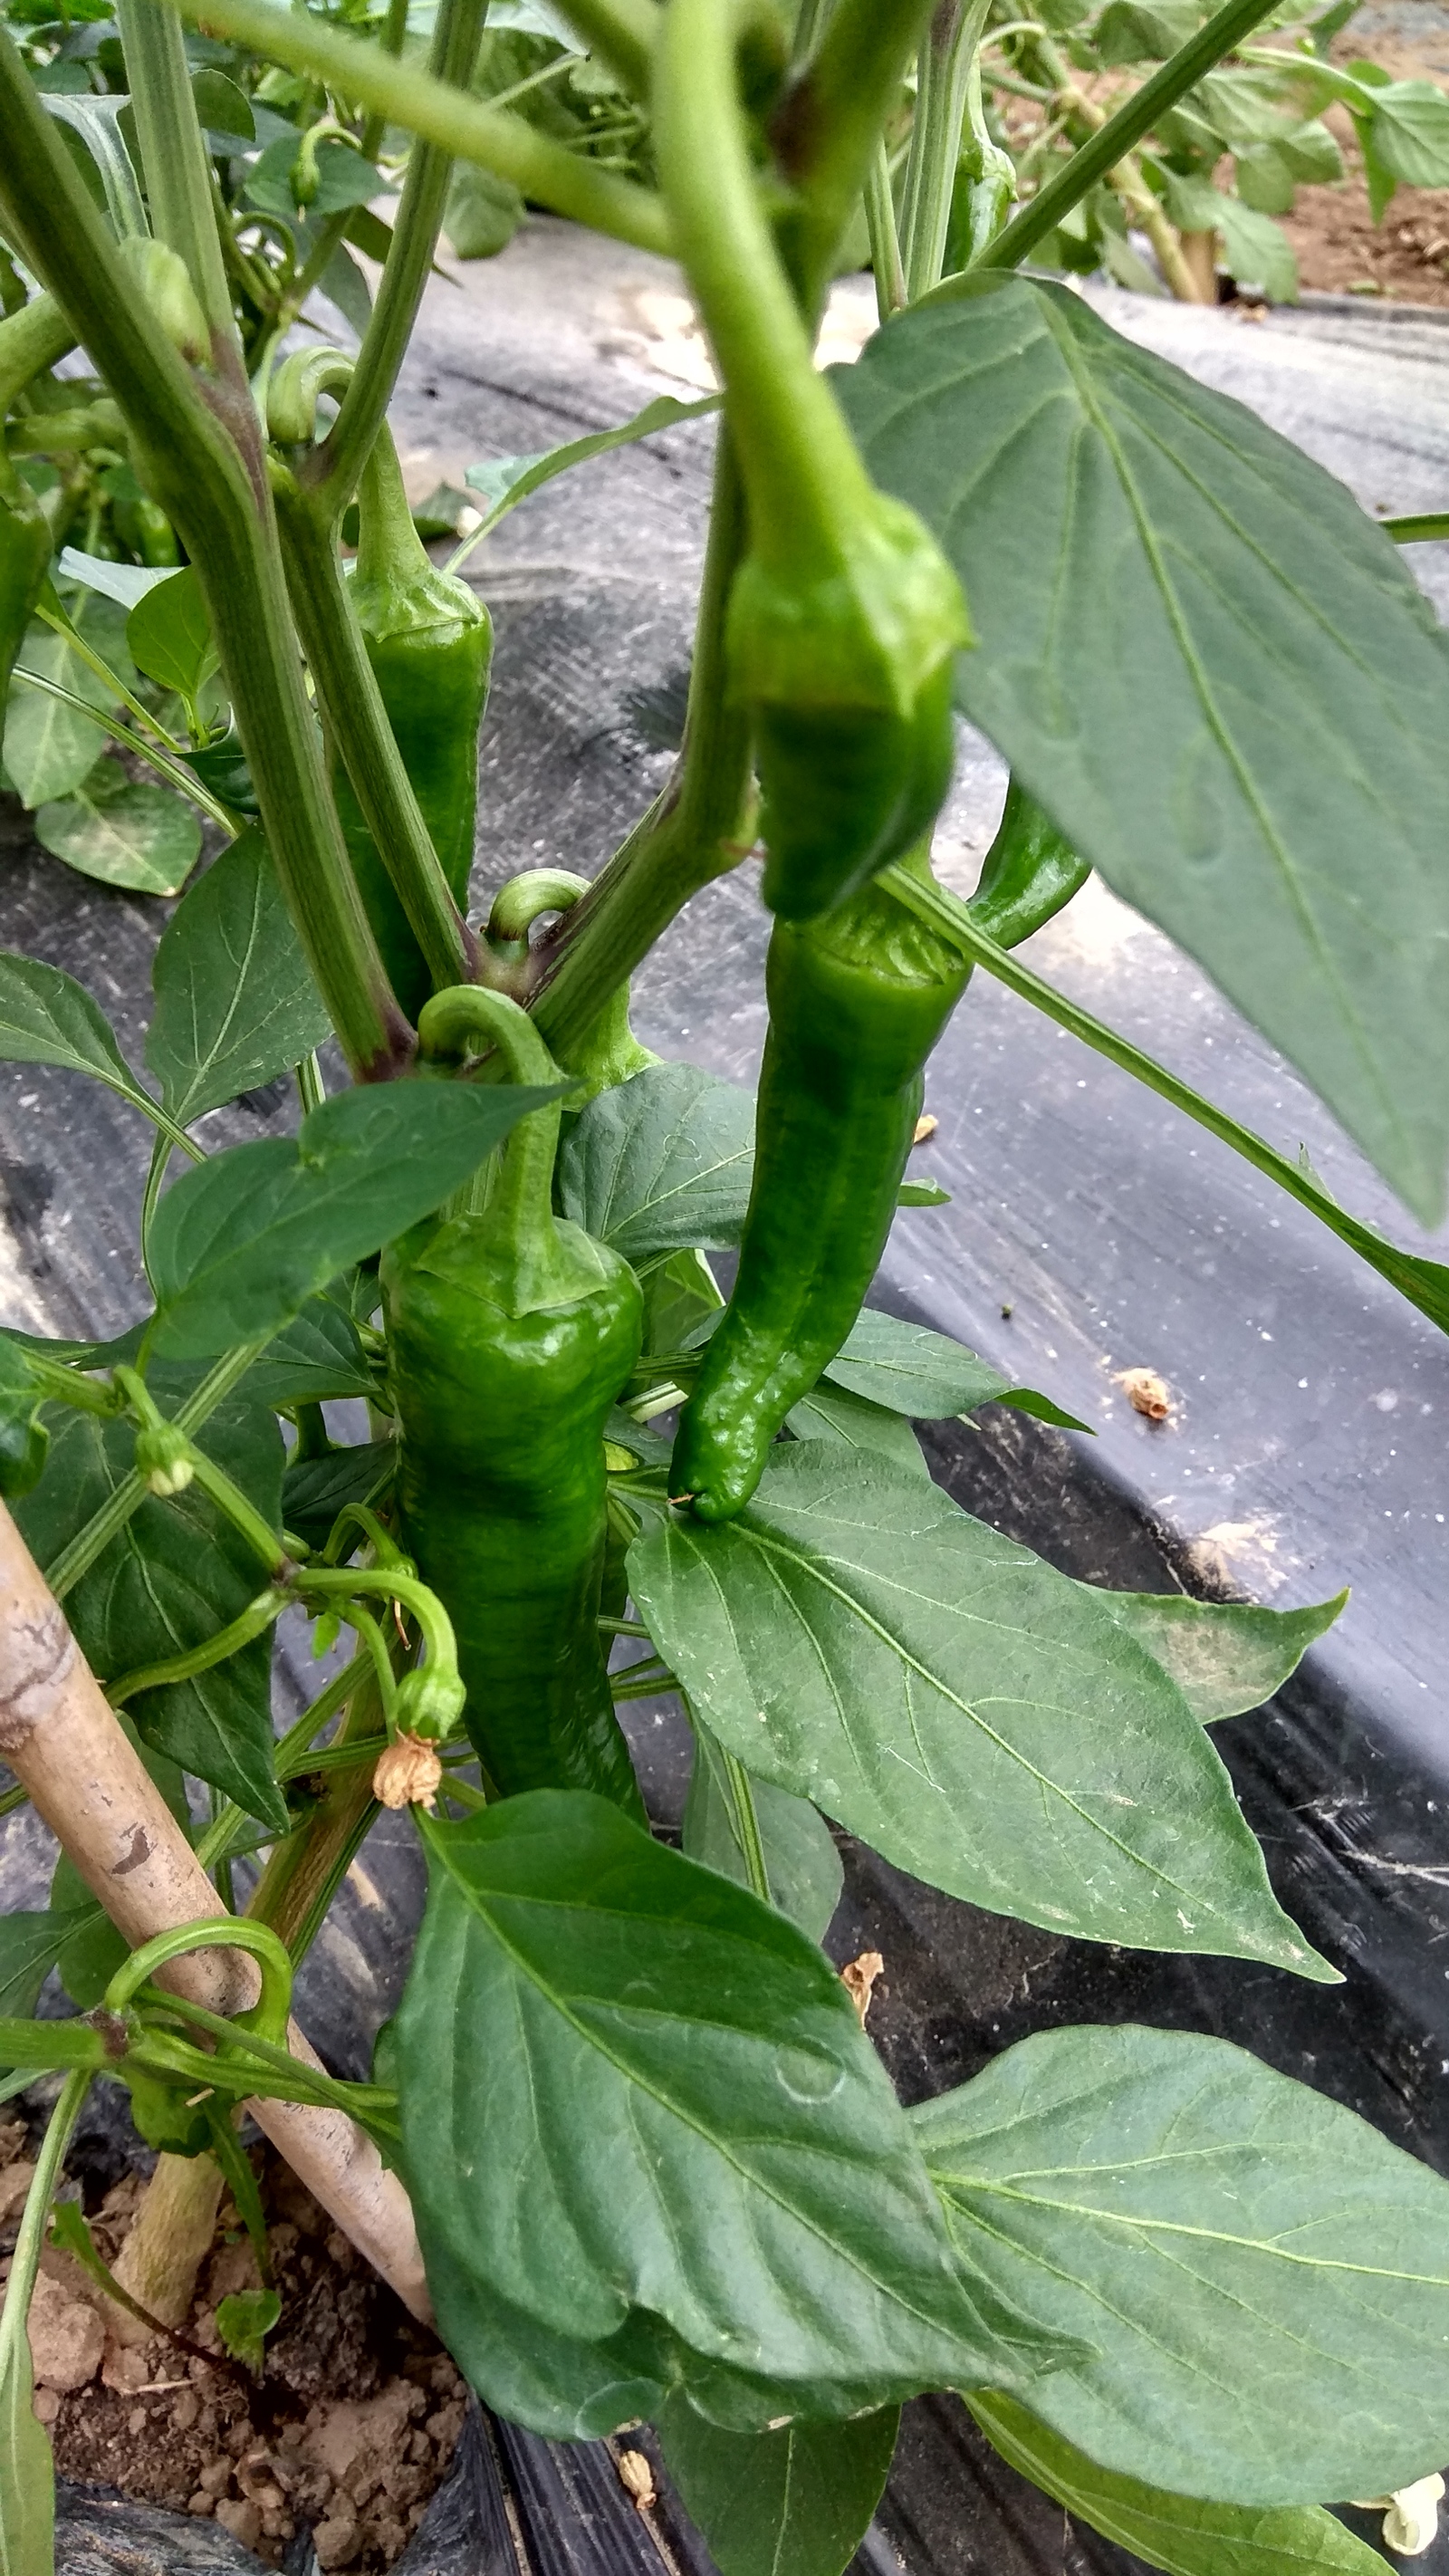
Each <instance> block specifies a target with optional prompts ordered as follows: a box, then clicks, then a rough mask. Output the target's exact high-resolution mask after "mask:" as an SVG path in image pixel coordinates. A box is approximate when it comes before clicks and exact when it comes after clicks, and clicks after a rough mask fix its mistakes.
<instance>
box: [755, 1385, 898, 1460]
mask: <svg viewBox="0 0 1449 2576" xmlns="http://www.w3.org/2000/svg"><path fill="white" fill-rule="evenodd" d="M785 1425H786V1428H787V1430H790V1431H793V1433H794V1435H795V1437H796V1439H797V1440H828V1441H830V1442H832V1443H833V1444H834V1446H835V1447H836V1448H837V1449H864V1450H867V1451H869V1452H870V1453H871V1454H872V1455H874V1456H876V1457H880V1458H886V1459H889V1461H890V1463H891V1465H892V1466H893V1467H895V1468H897V1469H899V1470H900V1472H901V1473H902V1474H904V1475H907V1476H929V1475H930V1472H931V1471H930V1468H929V1467H928V1466H927V1464H926V1462H925V1459H924V1458H923V1457H922V1455H921V1444H920V1442H919V1440H918V1439H917V1438H916V1435H915V1433H914V1431H913V1430H912V1429H911V1426H910V1424H909V1423H908V1422H905V1421H903V1420H902V1418H901V1416H900V1414H899V1413H895V1412H891V1411H888V1410H887V1408H886V1407H885V1406H884V1405H880V1404H868V1403H867V1402H866V1401H865V1399H864V1397H862V1396H859V1395H847V1394H846V1393H845V1392H844V1390H843V1389H842V1388H839V1387H831V1386H826V1385H824V1384H823V1383H822V1384H821V1385H819V1386H815V1387H812V1388H811V1390H810V1393H809V1394H808V1395H806V1396H802V1397H801V1399H800V1402H799V1403H798V1404H797V1405H794V1406H792V1408H791V1410H790V1411H789V1412H788V1413H787V1414H786V1416H785Z"/></svg>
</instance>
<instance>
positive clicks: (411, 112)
mask: <svg viewBox="0 0 1449 2576" xmlns="http://www.w3.org/2000/svg"><path fill="white" fill-rule="evenodd" d="M181 14H182V16H183V17H187V18H191V19H194V20H197V21H204V22H205V24H206V25H207V26H208V27H209V28H212V29H214V30H215V31H216V32H218V33H220V34H223V35H228V36H234V37H236V38H238V39H239V40H240V42H241V43H243V44H245V45H247V46H249V47H250V48H251V50H252V51H253V52H254V53H259V54H263V55H265V56H266V57H267V59H268V60H269V61H271V62H276V63H284V64H286V66H287V68H288V69H289V70H290V71H297V72H311V73H312V74H313V75H314V76H315V77H316V78H317V79H318V80H320V81H325V82H326V84H327V87H328V88H329V89H330V90H333V91H334V92H335V93H336V94H337V95H338V96H339V97H340V98H348V99H351V100H353V101H354V103H355V104H356V105H357V106H359V107H366V108H373V109H375V110H376V111H377V112H378V113H380V114H382V115H384V116H386V117H388V118H389V119H390V120H391V121H392V123H394V124H396V125H406V126H407V127H409V128H410V130H411V131H412V132H413V133H414V134H417V135H420V136H421V137H422V138H423V139H424V141H425V142H428V143H436V144H438V145H439V146H440V147H441V149H442V150H443V151H444V152H447V153H451V154H452V155H453V157H454V158H455V159H457V160H459V161H476V162H477V163H478V164H479V165H480V167H481V168H483V169H485V170H493V171H496V172H497V174H498V176H499V178H500V179H511V180H512V181H513V184H514V186H515V187H516V188H518V189H520V190H521V191H522V193H523V195H524V196H526V197H532V198H534V199H535V200H536V202H537V203H538V204H539V205H542V206H547V207H548V208H549V209H550V211H551V212H552V213H554V214H556V215H571V216H572V217H573V218H574V221H575V222H576V223H581V224H588V225H590V226H591V227H592V229H593V230H594V231H595V232H600V233H608V234H609V235H611V236H612V238H613V239H614V240H615V241H626V242H633V243H635V244H636V245H637V247H638V248H639V249H640V250H655V251H663V252H666V253H667V252H668V250H669V248H670V237H669V223H668V217H667V215H666V213H665V209H664V206H663V203H662V201H661V199H660V198H658V197H657V196H655V195H654V194H653V193H652V192H651V191H650V190H649V189H647V188H641V187H639V186H638V184H637V183H636V182H635V181H634V180H632V179H616V178H615V177H614V176H613V174H612V173H611V172H609V171H606V170H601V169H598V168H596V167H595V166H594V165H593V164H592V163H591V162H588V161H585V160H583V159H581V158H580V157H579V155H578V154H577V153H574V152H570V151H568V150H567V149H566V147H565V146H564V145H563V144H561V143H554V142H551V141H550V140H549V138H548V137H547V136H546V135H543V134H539V133H537V132H535V130H534V128H533V127H532V126H531V125H529V124H528V123H527V122H526V120H525V119H524V118H523V117H521V116H511V115H510V114H509V112H508V110H507V109H506V108H504V109H502V110H501V111H496V112H495V111H494V110H493V109H492V108H488V107H485V106H483V104H482V103H481V101H480V100H478V99H474V98H460V97H459V96H458V94H457V92H456V91H454V90H450V89H448V88H447V87H446V85H445V84H444V83H443V82H442V81H437V80H434V79H433V77H432V75H431V73H429V72H422V71H414V70H413V69H412V67H411V65H410V64H408V63H399V62H392V61H390V60H389V59H388V58H387V56H385V55H379V53H378V49H377V47H376V46H375V45H370V44H367V43H365V42H364V41H363V40H361V39H360V38H358V37H356V36H344V35H339V34H338V33H337V32H336V31H335V30H334V29H333V28H331V27H326V26H322V25H321V24H319V22H318V20H317V19H316V18H314V17H310V16H307V15H303V14H301V13H299V12H297V11H295V10H283V9H279V8H276V7H274V6H273V0H186V5H185V7H184V8H183V9H182V11H181Z"/></svg>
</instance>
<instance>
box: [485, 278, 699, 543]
mask: <svg viewBox="0 0 1449 2576" xmlns="http://www.w3.org/2000/svg"><path fill="white" fill-rule="evenodd" d="M460 256H461V257H463V258H467V257H468V256H469V254H468V253H467V252H461V253H460ZM719 406H720V397H719V395H718V394H705V395H704V396H703V397H702V398H701V400H699V401H698V402H680V401H679V400H678V399H677V398H676V397H675V395H673V394H658V395H656V397H655V399H654V401H653V402H649V403H646V404H645V406H644V408H643V410H642V411H640V412H636V413H635V414H634V417H633V419H632V420H626V421H623V422H621V424H620V426H619V427H618V428H617V429H599V430H593V431H591V432H590V434H589V436H588V437H587V438H571V439H569V440H568V441H567V443H566V444H565V445H564V446H562V447H549V448H545V449H544V450H543V451H542V452H541V453H540V454H538V455H536V456H495V457H490V458H489V459H488V460H487V462H486V463H485V464H482V465H470V466H469V467H468V470H467V472H466V473H465V475H464V477H463V480H464V482H465V483H466V484H468V486H469V487H470V489H471V490H472V491H474V492H481V493H482V495H483V498H484V501H485V502H486V504H487V513H488V515H487V522H486V524H487V526H488V527H489V528H493V527H496V526H497V524H498V521H499V520H500V519H502V518H506V516H507V514H508V512H509V511H510V510H516V509H517V507H518V504H519V502H520V501H526V500H527V499H528V496H529V494H530V493H531V492H537V491H540V490H541V489H542V487H543V485H544V484H545V483H551V482H552V481H553V479H554V477H555V475H557V474H567V473H568V472H569V470H570V468H571V467H572V466H575V465H586V464H587V463H588V461H589V459H590V458H591V457H594V456H606V455H607V454H608V452H609V450H610V449H611V448H614V447H629V446H631V445H632V444H633V442H634V441H635V439H639V438H649V437H650V436H652V434H653V432H654V431H655V430H657V429H673V428H674V427H675V425H676V423H677V422H679V421H681V420H700V419H702V418H703V417H704V415H705V413H706V412H713V411H718V409H719ZM480 533H481V531H480Z"/></svg>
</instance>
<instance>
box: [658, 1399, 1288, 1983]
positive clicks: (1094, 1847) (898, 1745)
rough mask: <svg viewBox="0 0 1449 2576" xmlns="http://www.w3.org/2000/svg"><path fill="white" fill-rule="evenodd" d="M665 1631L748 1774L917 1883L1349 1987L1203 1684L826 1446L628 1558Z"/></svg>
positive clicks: (1034, 1919) (980, 1527)
mask: <svg viewBox="0 0 1449 2576" xmlns="http://www.w3.org/2000/svg"><path fill="white" fill-rule="evenodd" d="M629 1588H630V1590H631V1592H632V1593H633V1596H634V1599H635V1600H636V1602H637V1603H638V1604H639V1609H640V1614H641V1616H642V1617H643V1618H644V1619H645V1621H646V1622H647V1624H648V1628H649V1633H650V1635H651V1636H652V1637H653V1638H654V1640H655V1642H656V1644H657V1645H658V1646H659V1648H660V1651H661V1652H662V1654H663V1655H664V1657H665V1659H666V1661H667V1663H668V1664H669V1667H670V1669H671V1670H672V1671H673V1672H675V1673H677V1674H678V1676H679V1679H680V1681H681V1683H682V1684H683V1686H684V1688H685V1690H686V1692H687V1693H688V1695H689V1699H690V1702H691V1705H692V1706H693V1707H695V1708H697V1709H698V1711H699V1713H700V1716H701V1717H702V1718H703V1720H704V1722H705V1724H706V1725H707V1726H708V1727H710V1728H711V1729H712V1731H713V1732H714V1733H715V1734H716V1735H717V1736H718V1737H719V1738H720V1741H721V1742H722V1743H723V1744H725V1745H727V1746H728V1747H729V1750H730V1751H731V1752H732V1753H734V1754H736V1755H738V1757H739V1759H740V1760H741V1761H742V1762H744V1763H745V1764H746V1766H747V1767H748V1769H749V1770H751V1771H757V1772H761V1773H763V1775H764V1776H765V1777H766V1778H767V1779H771V1780H775V1781H777V1782H778V1783H779V1786H780V1787H781V1788H782V1789H790V1790H793V1791H794V1792H795V1794H796V1795H797V1796H801V1797H808V1798H811V1799H813V1800H814V1802H815V1803H816V1805H817V1806H820V1807H823V1808H824V1810H825V1812H826V1814H827V1815H831V1816H834V1817H835V1818H836V1820H837V1821H838V1822H839V1823H840V1824H842V1825H844V1826H846V1827H847V1829H848V1830H849V1831H850V1832H851V1833H855V1834H859V1835H861V1836H862V1837H863V1839H864V1840H865V1841H866V1842H868V1843H871V1844H873V1845H874V1846H875V1848H876V1850H878V1851H881V1852H883V1853H884V1854H885V1856H886V1858H887V1859H888V1860H893V1861H894V1862H895V1863H896V1865H897V1867H898V1868H901V1869H908V1870H910V1871H911V1872H912V1873H913V1874H914V1875H915V1876H916V1877H917V1878H924V1879H927V1880H929V1881H930V1882H931V1883H932V1884H933V1885H934V1886H937V1887H944V1888H947V1889H949V1891H950V1892H951V1893H952V1894H953V1895H956V1896H965V1897H969V1898H970V1899H971V1900H972V1902H973V1903H974V1904H977V1905H987V1906H990V1907H992V1908H993V1909H994V1910H995V1911H996V1912H998V1913H1002V1914H1016V1915H1020V1916H1022V1917H1024V1918H1025V1920H1026V1921H1027V1922H1031V1923H1041V1924H1044V1925H1045V1926H1046V1927H1047V1928H1048V1930H1050V1931H1054V1932H1074V1933H1077V1934H1084V1935H1086V1936H1088V1937H1089V1938H1091V1939H1094V1940H1099V1941H1120V1942H1126V1943H1129V1944H1133V1945H1136V1946H1139V1947H1143V1948H1150V1949H1166V1950H1204V1951H1212V1952H1218V1953H1220V1954H1223V1955H1225V1956H1229V1957H1240V1958H1255V1959H1268V1960H1271V1961H1272V1962H1273V1963H1274V1965H1275V1966H1278V1967H1286V1968H1293V1969H1295V1970H1296V1971H1297V1972H1298V1973H1299V1974H1300V1975H1303V1976H1310V1977H1318V1978H1327V1979H1330V1980H1331V1979H1332V1978H1333V1976H1334V1971H1333V1970H1332V1969H1331V1968H1330V1967H1328V1966H1327V1965H1326V1963H1325V1962H1324V1961H1323V1960H1321V1959H1319V1958H1318V1957H1317V1955H1316V1953H1315V1952H1313V1951H1312V1950H1311V1949H1310V1948H1309V1946H1308V1943H1307V1942H1306V1940H1305V1939H1304V1938H1303V1936H1302V1934H1301V1933H1300V1932H1298V1930H1297V1929H1296V1927H1295V1926H1294V1925H1293V1924H1292V1923H1290V1922H1289V1920H1288V1918H1287V1916H1286V1915H1285V1914H1283V1913H1282V1912H1281V1911H1280V1909H1279V1907H1278V1905H1277V1903H1276V1901H1275V1899H1274V1897H1273V1893H1272V1890H1271V1888H1270V1887H1269V1885H1268V1879H1267V1874H1266V1871H1265V1870H1264V1867H1263V1857H1262V1854H1261V1852H1260V1851H1259V1849H1258V1845H1257V1843H1256V1842H1255V1841H1254V1839H1253V1836H1252V1834H1251V1833H1250V1832H1249V1830H1248V1828H1247V1826H1246V1824H1245V1823H1244V1821H1243V1818H1242V1816H1241V1814H1240V1813H1239V1810H1238V1806H1237V1802H1236V1800H1235V1798H1234V1796H1233V1792H1232V1787H1231V1784H1230V1782H1229V1779H1228V1775H1227V1773H1226V1771H1225V1770H1224V1769H1223V1767H1222V1765H1221V1763H1220V1762H1219V1760H1218V1757H1217V1755H1216V1753H1215V1752H1214V1751H1213V1748H1212V1745H1211V1743H1210V1742H1209V1740H1208V1738H1207V1736H1206V1735H1205V1734H1204V1732H1203V1729H1202V1727H1201V1726H1200V1725H1199V1723H1198V1721H1197V1720H1196V1718H1195V1717H1194V1716H1193V1714H1192V1711H1191V1710H1190V1709H1189V1707H1188V1705H1187V1702H1186V1701H1185V1700H1184V1699H1183V1697H1182V1695H1181V1693H1180V1692H1179V1691H1178V1690H1177V1689H1176V1687H1175V1686H1174V1684H1173V1683H1172V1682H1171V1681H1170V1680H1169V1678H1168V1676H1167V1675H1166V1673H1165V1672H1164V1671H1163V1670H1162V1668H1161V1666H1160V1665H1159V1664H1157V1663H1156V1662H1154V1661H1153V1659H1152V1658H1151V1657H1150V1656H1148V1655H1147V1654H1146V1653H1144V1651H1143V1649H1142V1647H1141V1646H1139V1645H1138V1644H1137V1642H1136V1640H1135V1639H1134V1638H1133V1637H1132V1636H1130V1635H1129V1634H1128V1633H1127V1631H1126V1629H1125V1628H1124V1627H1122V1626H1121V1625H1120V1624H1119V1623H1118V1622H1117V1621H1116V1620H1115V1619H1113V1617H1112V1616H1111V1614H1110V1612H1108V1611H1107V1610H1105V1609H1103V1608H1102V1606H1101V1605H1100V1603H1098V1602H1097V1601H1096V1600H1095V1599H1094V1598H1093V1595H1092V1593H1091V1591H1090V1589H1089V1588H1088V1587H1087V1586H1086V1585H1083V1584H1074V1583H1072V1582H1070V1581H1069V1580H1068V1578H1067V1577H1066V1576H1065V1575H1062V1574H1058V1573H1057V1572H1056V1571H1055V1569H1054V1568H1053V1567H1051V1566H1049V1565H1046V1564H1044V1563H1043V1561H1042V1559H1041V1558H1040V1557H1037V1556H1033V1555H1032V1553H1031V1551H1030V1550H1029V1549H1028V1548H1024V1547H1017V1546H1014V1545H1013V1544H1012V1542H1011V1541H1010V1540H1009V1539H1005V1538H1002V1537H1000V1536H999V1535H998V1533H997V1532H996V1531H995V1530H992V1529H988V1528H986V1527H985V1525H984V1524H983V1523H982V1522H980V1521H975V1520H972V1519H971V1518H970V1517H969V1516H968V1515H967V1514H966V1513H965V1512H963V1511H961V1510H960V1509H959V1508H958V1507H957V1505H956V1504H955V1503H953V1502H952V1501H951V1500H950V1498H949V1496H947V1495H946V1494H944V1493H942V1492H941V1491H940V1490H939V1488H938V1487H936V1486H935V1485H931V1484H928V1483H926V1482H925V1481H923V1480H920V1479H917V1478H915V1477H910V1476H903V1475H901V1474H899V1473H897V1472H893V1471H892V1470H891V1469H890V1468H889V1467H887V1466H886V1465H885V1463H884V1462H883V1461H877V1460H874V1459H870V1458H867V1457H866V1456H864V1455H863V1454H857V1456H856V1457H854V1458H852V1459H851V1460H850V1461H849V1463H848V1464H847V1465H845V1466H843V1467H842V1466H840V1465H838V1464H837V1463H836V1461H835V1459H834V1458H833V1457H832V1456H831V1455H829V1454H827V1453H826V1452H825V1451H824V1450H823V1448H822V1445H821V1444H820V1443H818V1442H811V1443H810V1444H809V1445H808V1446H800V1447H796V1448H788V1447H787V1448H782V1449H777V1450H776V1451H775V1452H774V1454H773V1455H772V1458H771V1461H770V1465H769V1467H768V1469H767V1471H766V1474H765V1478H764V1481H763V1482H762V1484H761V1486H760V1489H759V1492H758V1493H757V1495H756V1496H755V1499H754V1501H753V1503H752V1504H751V1505H750V1507H749V1509H748V1510H747V1511H746V1512H745V1513H744V1514H743V1515H742V1516H741V1518H740V1519H739V1520H737V1521H731V1522H727V1523H725V1524H723V1525H721V1526H720V1527H717V1528H713V1529H711V1528H707V1527H704V1526H703V1525H701V1524H700V1523H699V1522H697V1521H695V1520H693V1519H692V1518H690V1517H689V1516H688V1515H687V1514H686V1513H683V1512H676V1513H674V1514H673V1515H672V1516H670V1517H669V1518H667V1519H665V1518H661V1519H660V1521H659V1522H658V1523H657V1524H656V1525H655V1526H654V1528H653V1529H652V1530H651V1531H650V1532H649V1533H648V1534H647V1535H644V1536H642V1537H641V1538H639V1539H638V1540H636V1542H635V1544H634V1546H633V1547H632V1548H631V1550H630V1553H629Z"/></svg>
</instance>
